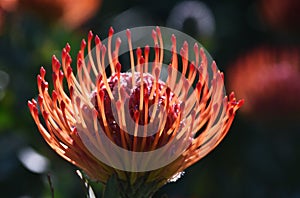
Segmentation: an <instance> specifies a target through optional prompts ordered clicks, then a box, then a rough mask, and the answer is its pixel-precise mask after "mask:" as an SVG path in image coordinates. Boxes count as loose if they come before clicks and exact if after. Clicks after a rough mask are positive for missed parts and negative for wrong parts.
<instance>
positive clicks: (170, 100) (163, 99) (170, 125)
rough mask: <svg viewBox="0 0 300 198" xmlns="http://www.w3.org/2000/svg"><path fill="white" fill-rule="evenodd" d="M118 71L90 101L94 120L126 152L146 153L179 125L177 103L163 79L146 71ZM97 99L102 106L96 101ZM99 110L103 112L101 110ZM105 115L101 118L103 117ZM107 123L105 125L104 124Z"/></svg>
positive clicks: (164, 139)
mask: <svg viewBox="0 0 300 198" xmlns="http://www.w3.org/2000/svg"><path fill="white" fill-rule="evenodd" d="M142 75H143V76H141V74H140V72H135V73H134V78H133V77H132V73H120V76H119V77H118V75H117V74H115V75H112V76H111V77H110V78H108V79H107V82H108V85H109V87H110V90H111V92H112V95H113V97H114V98H113V99H111V98H110V96H109V94H108V91H107V88H106V86H105V84H104V82H103V80H102V79H101V80H99V83H100V86H98V87H100V89H99V88H98V91H97V93H95V94H94V96H93V100H94V103H93V104H95V108H96V110H97V111H98V121H99V122H100V125H101V127H102V129H103V131H104V132H105V134H106V135H107V137H109V138H110V140H111V141H113V142H114V143H115V144H117V145H118V146H120V147H122V148H125V149H127V150H130V151H137V152H146V151H151V150H155V149H157V148H160V147H162V146H164V145H165V144H167V143H168V142H169V141H170V140H171V137H173V136H172V133H176V131H177V129H178V127H179V125H180V111H181V108H180V104H181V101H179V100H178V99H177V97H176V96H175V94H174V93H173V92H171V91H170V89H169V88H168V87H167V86H166V84H165V83H164V82H162V81H161V80H155V78H154V76H152V75H151V74H148V73H143V74H142ZM99 99H100V100H101V101H100V102H101V104H103V105H102V107H103V108H101V107H100V105H99V102H96V101H97V100H99ZM102 111H103V112H102ZM103 115H104V116H105V117H104V116H103ZM105 123H107V124H105Z"/></svg>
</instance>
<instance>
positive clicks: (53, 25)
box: [0, 0, 300, 198]
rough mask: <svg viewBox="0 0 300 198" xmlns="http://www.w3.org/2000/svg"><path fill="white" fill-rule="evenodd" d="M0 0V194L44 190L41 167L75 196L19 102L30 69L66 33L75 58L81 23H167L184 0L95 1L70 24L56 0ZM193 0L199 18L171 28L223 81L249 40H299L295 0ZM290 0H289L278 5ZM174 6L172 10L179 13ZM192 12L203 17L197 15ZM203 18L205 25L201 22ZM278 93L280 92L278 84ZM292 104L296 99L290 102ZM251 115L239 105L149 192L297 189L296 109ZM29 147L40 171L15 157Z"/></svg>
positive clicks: (297, 193) (296, 193)
mask: <svg viewBox="0 0 300 198" xmlns="http://www.w3.org/2000/svg"><path fill="white" fill-rule="evenodd" d="M4 1H5V0H0V20H1V21H0V24H1V26H0V72H1V73H0V74H1V75H0V194H1V197H50V195H51V193H50V188H49V184H48V180H47V175H48V174H49V175H50V177H51V180H52V183H53V187H54V191H55V197H84V187H83V183H82V181H81V180H80V179H79V177H78V176H77V175H76V173H75V170H76V167H74V166H72V165H71V164H69V163H68V162H66V161H64V160H63V159H62V158H60V157H59V156H58V155H57V154H56V153H55V152H53V151H52V150H51V149H50V147H49V146H48V145H47V144H46V143H45V141H44V140H43V138H42V137H41V135H40V134H39V132H38V130H37V127H36V126H35V123H34V122H33V119H32V118H31V116H30V113H29V110H28V108H27V101H28V100H29V99H31V98H35V97H37V88H36V79H35V77H36V75H37V73H38V72H39V67H40V66H44V67H45V68H48V70H49V69H50V68H51V56H52V55H53V54H56V55H59V54H60V50H61V49H62V48H63V47H64V45H65V44H66V43H67V42H69V43H70V44H71V47H72V55H73V56H74V57H75V54H76V52H77V51H78V49H79V46H80V42H81V39H82V38H87V33H88V30H90V29H91V30H93V32H95V33H96V34H98V35H99V36H100V37H102V38H105V37H106V35H107V32H108V28H109V27H110V26H114V28H115V30H116V31H120V30H124V29H126V28H130V27H135V26H142V25H159V26H168V25H169V26H171V25H170V22H169V21H170V20H171V21H172V20H173V21H176V17H175V18H172V17H171V11H172V9H173V8H174V6H176V5H179V4H178V3H182V2H184V1H179V0H177V1H176V0H165V1H164V0H161V1H158V0H153V1H145V0H131V1H130V0H126V1H124V0H103V2H102V3H101V4H100V5H99V6H97V12H96V13H95V15H94V16H93V17H91V18H89V19H88V20H86V21H85V22H84V23H81V24H80V25H79V26H76V27H71V26H69V24H68V23H67V22H61V21H60V20H59V15H61V14H63V11H62V10H63V9H62V7H64V3H56V4H55V6H53V7H52V5H51V4H49V5H47V6H46V7H45V6H44V7H43V6H42V7H40V6H41V5H39V3H38V1H34V0H31V3H27V4H26V1H22V0H20V2H16V4H15V5H14V6H11V7H12V8H7V6H6V7H5V6H4V3H3V2H4ZM8 1H10V0H8ZM12 1H13V0H12ZM24 2H25V3H24ZM28 2H30V1H28ZM41 2H43V1H40V3H41ZM53 2H55V1H53ZM65 2H68V1H65ZM70 2H72V1H70ZM82 2H84V1H82ZM91 2H93V1H91ZM195 2H198V4H199V5H200V7H201V6H202V7H201V9H202V10H201V9H199V10H189V11H190V12H191V13H203V15H201V16H202V17H203V18H202V19H195V18H193V17H192V16H191V17H189V18H187V19H186V20H185V21H184V23H183V24H182V25H181V27H176V28H177V29H179V30H181V31H183V32H186V33H187V34H189V35H191V36H193V37H194V38H196V39H197V40H198V41H199V42H200V43H202V44H203V45H204V46H205V47H206V49H207V50H208V51H209V52H210V53H211V55H212V57H213V58H214V60H216V62H217V64H218V67H219V69H220V70H222V71H225V79H226V82H228V81H230V76H227V75H226V70H227V69H228V68H230V67H231V65H232V64H233V63H234V61H235V59H236V58H237V57H239V56H242V55H243V54H244V53H246V52H247V51H249V50H251V49H255V48H256V47H259V46H262V45H271V46H273V47H274V48H276V47H277V48H281V46H285V47H286V46H293V47H299V43H300V42H299V41H300V38H299V35H300V34H299V27H300V23H299V20H300V16H299V13H300V12H297V9H298V10H299V7H300V5H299V3H297V1H296V0H295V1H293V0H287V1H279V0H269V1H267V0H257V1H250V0H246V1H239V0H224V1H217V0H213V1H201V2H200V1H195ZM283 2H284V3H283ZM298 2H299V1H298ZM263 3H266V4H267V5H268V6H267V8H268V12H271V13H272V12H274V13H276V14H275V16H274V17H273V18H272V17H269V18H268V17H266V15H265V14H264V9H262V4H263ZM289 3H291V4H292V5H293V6H290V7H289V6H286V4H289ZM2 4H3V5H2ZM36 4H37V6H34V5H36ZM41 4H43V3H41ZM198 4H197V5H198ZM182 5H183V4H182ZM295 7H296V9H295ZM46 10H47V12H46ZM183 10H184V9H181V11H179V12H176V13H175V16H176V15H177V16H179V17H180V16H182V15H184V11H183ZM278 10H279V11H278ZM295 10H296V11H295ZM82 12H88V10H82ZM80 14H81V12H78V15H80ZM184 16H186V15H184ZM173 17H174V15H173ZM276 17H278V18H276ZM197 20H203V21H204V22H203V23H197ZM199 24H200V25H199ZM207 25H208V26H207ZM211 27H213V29H212V30H211V31H205V30H206V28H211ZM298 66H299V65H298ZM8 77H9V78H8ZM227 78H228V79H227ZM257 86H259V85H257ZM228 89H230V88H228ZM230 91H231V90H230ZM258 97H259V96H258ZM278 97H289V96H286V95H284V93H278ZM290 97H291V96H290ZM274 100H275V99H274ZM299 101H300V98H299ZM246 103H247V100H246ZM294 105H295V106H299V103H298V104H297V103H296V104H294ZM274 109H276V106H274ZM287 112H289V111H287ZM259 114H261V112H259V111H258V112H252V115H251V116H249V115H248V114H243V113H242V112H238V113H237V116H236V119H235V120H234V122H233V125H232V127H231V129H230V132H229V133H228V135H227V136H226V138H225V139H224V141H222V143H221V144H220V145H219V146H218V147H217V148H216V149H215V150H214V151H213V152H211V153H210V154H209V155H208V156H207V157H205V158H204V159H202V160H201V161H199V162H198V163H196V164H195V165H193V166H192V167H190V168H188V169H187V170H186V171H185V175H184V176H183V177H182V178H181V179H180V180H179V181H177V182H176V183H171V184H168V185H166V186H165V187H163V188H162V189H161V190H160V191H159V192H158V193H157V195H156V196H160V195H163V194H167V195H168V196H169V197H172V198H173V197H174V198H177V197H208V198H209V197H291V198H297V197H300V179H299V178H300V171H299V165H300V144H299V141H300V130H299V129H300V126H299V125H300V124H299V116H298V115H299V114H298V115H297V114H296V115H295V116H294V119H291V120H290V119H284V118H285V117H286V116H287V115H281V116H282V117H279V118H277V119H276V121H274V120H273V121H271V122H270V120H272V119H270V117H272V114H269V115H268V114H264V115H268V116H270V117H268V118H266V117H262V116H259ZM256 115H257V116H256ZM257 117H259V118H257ZM28 148H31V149H33V150H34V151H36V152H38V153H40V154H41V155H43V156H44V157H46V158H47V159H48V161H47V167H46V168H45V169H44V170H42V171H38V173H37V172H32V171H30V170H29V169H28V168H26V166H24V164H23V163H22V160H21V159H20V156H21V154H22V151H23V153H24V150H25V151H26V149H28ZM93 186H94V188H95V189H94V190H95V193H96V194H97V195H98V197H100V194H101V188H102V186H101V184H94V183H93Z"/></svg>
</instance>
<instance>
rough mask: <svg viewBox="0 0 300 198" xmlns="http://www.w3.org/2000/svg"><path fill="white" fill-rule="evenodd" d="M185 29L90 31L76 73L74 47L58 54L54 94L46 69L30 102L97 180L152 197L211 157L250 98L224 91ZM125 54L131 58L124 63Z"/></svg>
mask: <svg viewBox="0 0 300 198" xmlns="http://www.w3.org/2000/svg"><path fill="white" fill-rule="evenodd" d="M148 33H149V38H148V36H147V34H148ZM134 34H135V35H134ZM143 34H145V35H146V36H145V35H143ZM182 35H183V33H180V32H178V31H175V30H172V29H168V28H162V27H161V28H159V27H156V28H153V27H141V28H134V29H132V30H131V31H130V30H126V31H123V32H120V33H117V34H115V35H114V31H113V29H112V28H111V29H110V30H109V34H108V38H107V39H106V40H103V41H101V40H100V39H99V37H98V36H97V35H96V36H94V35H93V33H92V32H89V34H88V41H87V43H86V42H85V40H83V41H82V43H81V49H80V51H79V53H78V56H77V61H76V64H77V76H75V74H74V73H73V68H72V67H71V62H72V59H71V56H70V54H69V52H70V46H69V45H68V44H67V45H66V47H65V48H64V49H63V50H62V60H61V62H60V61H59V60H58V59H57V58H56V56H53V57H52V72H53V73H52V80H53V85H54V89H53V91H52V92H51V93H49V86H48V82H47V81H46V79H45V76H46V70H45V69H44V68H43V67H42V68H41V69H40V74H39V75H38V76H37V84H38V91H39V96H38V100H37V101H36V100H34V99H32V100H31V101H29V102H28V106H29V109H30V112H31V114H32V117H33V118H34V120H35V122H36V124H37V126H38V129H39V131H40V133H41V134H42V136H43V137H44V139H45V140H46V142H47V143H48V144H49V145H50V146H51V147H52V148H53V149H54V150H55V151H56V152H57V153H58V154H59V155H61V156H62V157H63V158H65V159H66V160H67V161H69V162H71V163H73V164H74V165H76V166H77V167H79V168H80V169H82V170H83V171H84V172H85V174H86V175H87V176H88V177H89V178H90V179H92V180H96V181H100V182H102V183H104V184H105V183H107V181H108V179H109V178H110V177H111V176H112V175H116V177H117V178H118V180H119V181H121V183H123V185H124V186H125V187H123V188H126V189H135V190H131V192H132V193H133V192H135V193H137V192H141V193H144V195H143V196H145V197H147V195H149V196H151V195H152V194H153V192H155V190H157V188H159V187H160V186H162V185H163V184H165V183H167V182H168V181H171V180H173V179H174V177H176V176H178V175H180V173H181V172H182V171H183V170H184V169H186V168H187V167H189V166H191V165H192V164H194V163H195V162H197V161H198V160H200V159H201V158H203V157H204V156H206V155H207V154H208V153H209V152H210V151H211V150H213V149H214V148H215V147H216V146H217V145H218V144H219V143H220V141H221V140H222V139H223V138H224V136H225V135H226V133H227V132H228V130H229V127H230V125H231V123H232V121H233V119H234V116H235V112H236V111H237V109H238V108H239V107H240V106H241V105H242V103H243V101H242V100H240V101H238V100H236V98H235V96H234V94H233V93H231V94H230V95H229V97H227V96H226V95H225V91H224V82H223V73H221V72H220V71H219V70H218V69H217V66H216V64H215V62H213V61H212V62H210V59H209V57H208V56H207V55H206V52H205V50H204V49H203V48H202V47H200V46H199V44H198V43H197V42H196V41H195V40H193V39H191V38H189V37H187V35H185V36H186V37H187V40H191V41H192V43H189V42H187V41H183V40H182ZM93 38H94V41H95V47H94V49H92V40H93ZM121 38H122V40H121ZM142 38H143V39H145V38H146V39H145V40H146V43H147V42H149V43H148V44H143V42H142V41H141V40H143V39H142ZM166 38H167V39H166ZM124 40H125V41H126V40H127V41H126V42H125V44H123V43H122V42H123V41H124ZM145 40H143V41H145ZM150 41H151V42H150ZM180 42H182V43H181V44H180V45H181V46H180V47H181V49H180V50H178V49H177V48H178V44H177V43H180ZM126 43H127V44H126ZM137 45H144V46H142V47H140V46H137ZM189 45H193V47H192V50H189ZM113 46H114V47H113ZM124 46H127V47H126V48H125V47H124ZM86 47H87V56H86V57H85V48H86ZM119 54H120V55H119ZM127 55H128V59H129V60H130V61H128V63H127V62H126V61H125V63H121V62H122V60H121V59H122V58H123V59H124V56H125V60H126V58H127ZM191 56H192V57H194V59H193V60H190V57H191ZM165 62H167V64H165ZM106 66H107V67H106ZM126 68H130V70H129V71H127V72H126ZM108 70H109V71H108ZM124 70H125V71H124ZM65 81H66V83H65ZM65 84H66V85H67V88H66V86H65ZM41 118H42V119H43V120H44V121H45V125H46V127H45V126H44V125H43V124H42V122H41V120H40V119H41ZM141 186H142V187H144V188H148V190H147V191H148V192H147V193H148V194H147V193H145V191H142V190H140V188H142V187H141ZM136 189H138V190H136ZM127 191H128V190H127ZM129 191H130V190H129ZM132 196H133V197H137V194H134V193H133V195H132Z"/></svg>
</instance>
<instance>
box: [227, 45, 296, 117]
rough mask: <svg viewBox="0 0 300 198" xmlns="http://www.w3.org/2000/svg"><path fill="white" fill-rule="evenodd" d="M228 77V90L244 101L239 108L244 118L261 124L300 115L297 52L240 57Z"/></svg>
mask: <svg viewBox="0 0 300 198" xmlns="http://www.w3.org/2000/svg"><path fill="white" fill-rule="evenodd" d="M227 75H228V77H229V78H228V86H229V87H230V88H231V89H234V90H235V92H236V94H237V96H238V97H243V98H245V100H247V103H246V104H245V106H244V107H243V108H242V112H244V113H247V115H251V116H252V117H253V118H259V119H261V118H263V119H264V120H265V119H273V118H279V119H280V120H284V119H287V118H289V117H291V116H292V117H293V116H295V115H299V113H300V105H299V104H298V103H299V100H300V56H299V49H295V48H271V47H261V48H258V49H255V50H253V51H251V52H249V53H247V54H244V55H242V56H240V57H239V58H238V59H237V60H236V61H235V63H233V65H232V67H230V69H229V71H228V73H227ZM298 117H299V116H298Z"/></svg>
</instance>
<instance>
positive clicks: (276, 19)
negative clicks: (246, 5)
mask: <svg viewBox="0 0 300 198" xmlns="http://www.w3.org/2000/svg"><path fill="white" fill-rule="evenodd" d="M258 7H259V8H258V9H259V11H260V13H261V16H262V18H263V21H265V22H266V23H267V24H268V25H269V26H270V27H272V28H274V29H276V30H279V31H282V32H291V31H292V32H294V31H295V32H298V33H299V32H300V20H299V19H300V1H299V0H284V1H280V0H260V1H259V4H258Z"/></svg>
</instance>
